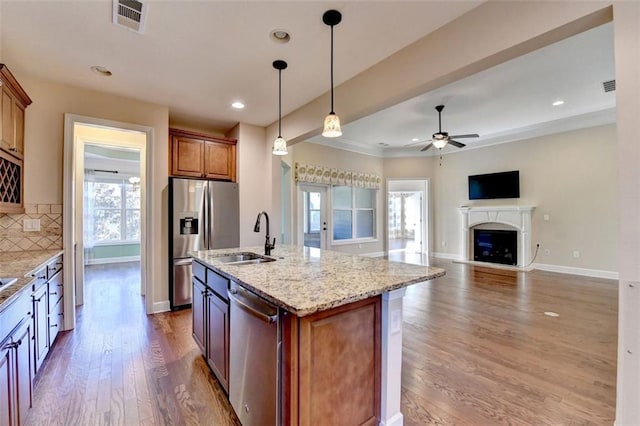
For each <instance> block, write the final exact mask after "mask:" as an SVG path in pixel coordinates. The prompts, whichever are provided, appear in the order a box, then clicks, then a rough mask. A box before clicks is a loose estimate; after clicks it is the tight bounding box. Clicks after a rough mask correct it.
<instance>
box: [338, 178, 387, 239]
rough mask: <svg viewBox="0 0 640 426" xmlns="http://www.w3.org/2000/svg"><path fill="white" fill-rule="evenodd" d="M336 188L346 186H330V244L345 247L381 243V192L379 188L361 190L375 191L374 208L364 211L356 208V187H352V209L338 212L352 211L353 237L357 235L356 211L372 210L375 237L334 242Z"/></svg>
mask: <svg viewBox="0 0 640 426" xmlns="http://www.w3.org/2000/svg"><path fill="white" fill-rule="evenodd" d="M334 186H346V185H329V191H328V192H329V194H328V198H329V218H328V224H329V230H330V231H331V238H330V243H331V246H345V245H351V244H362V243H375V242H378V241H379V236H378V218H379V214H378V201H379V200H378V197H379V196H380V194H379V192H380V190H379V189H377V188H361V189H368V190H371V191H375V198H374V200H373V207H372V208H366V209H364V208H362V209H358V208H357V207H355V201H356V200H355V189H356V187H353V186H352V187H350V188H351V202H352V204H351V205H352V206H353V207H351V208H350V209H337V210H351V220H352V224H353V225H354V226H352V228H351V235H352V236H353V235H354V233H355V229H356V226H357V225H356V217H355V216H356V211H357V210H372V211H373V234H374V235H373V237H362V238H350V239H345V240H334V239H333V211H334V209H333V187H334Z"/></svg>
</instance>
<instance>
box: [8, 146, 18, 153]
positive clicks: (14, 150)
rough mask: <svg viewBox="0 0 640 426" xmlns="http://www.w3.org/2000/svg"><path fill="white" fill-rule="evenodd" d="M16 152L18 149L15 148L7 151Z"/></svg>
mask: <svg viewBox="0 0 640 426" xmlns="http://www.w3.org/2000/svg"><path fill="white" fill-rule="evenodd" d="M17 150H18V149H17V148H16V147H14V146H12V147H11V148H9V151H13V152H16V151H17Z"/></svg>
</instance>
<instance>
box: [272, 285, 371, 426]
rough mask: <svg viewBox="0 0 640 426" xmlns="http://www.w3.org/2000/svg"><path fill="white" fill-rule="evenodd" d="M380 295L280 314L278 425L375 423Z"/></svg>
mask: <svg viewBox="0 0 640 426" xmlns="http://www.w3.org/2000/svg"><path fill="white" fill-rule="evenodd" d="M380 315H381V301H380V297H373V298H370V299H366V300H363V301H360V302H355V303H351V304H349V305H345V306H340V307H338V308H335V309H331V310H328V311H323V312H319V313H317V314H313V315H309V316H306V317H302V318H298V317H295V316H293V315H284V316H281V320H282V321H283V324H282V330H283V331H282V334H283V337H282V356H283V361H282V384H283V390H282V392H283V398H282V401H283V404H284V406H283V411H282V415H283V424H300V425H315V424H353V425H377V424H378V423H379V419H380V369H381V364H380V362H381V360H380V353H381V348H380V344H381V342H380V338H381V330H380V318H381V317H380Z"/></svg>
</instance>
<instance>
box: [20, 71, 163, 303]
mask: <svg viewBox="0 0 640 426" xmlns="http://www.w3.org/2000/svg"><path fill="white" fill-rule="evenodd" d="M16 78H17V79H18V81H20V84H21V85H22V86H23V87H24V89H25V90H26V92H27V93H28V94H29V96H30V97H31V99H32V100H33V104H32V105H31V106H30V107H29V108H28V109H27V111H26V128H25V202H26V203H33V204H41V203H49V204H62V202H63V199H62V176H63V134H64V129H63V127H64V114H65V113H72V114H78V115H83V116H88V117H95V118H102V119H107V120H113V121H119V122H125V123H133V124H138V125H142V126H149V127H152V128H153V129H154V140H153V147H152V151H153V164H152V167H153V175H152V177H151V178H152V182H153V191H152V192H153V193H152V197H153V204H152V205H151V206H149V207H150V209H151V211H152V212H153V213H152V221H151V222H152V223H151V224H150V226H149V230H150V232H151V233H152V235H154V236H157V237H156V238H154V244H153V245H152V247H151V250H150V253H151V268H150V269H151V270H150V271H148V279H149V280H150V282H151V283H153V287H152V295H151V296H152V300H153V303H158V304H162V303H163V302H165V301H167V300H168V295H169V294H168V285H167V283H168V281H167V266H166V265H167V250H168V247H167V231H166V229H167V228H166V214H165V213H164V212H166V210H167V207H166V186H167V176H168V162H169V158H168V139H167V138H168V130H167V129H168V124H169V112H168V108H167V107H163V106H159V105H153V104H149V103H145V102H140V101H136V100H133V99H129V98H124V97H121V96H114V95H109V94H105V93H101V92H96V91H91V90H85V89H81V88H77V87H71V86H65V85H60V84H54V83H50V82H46V81H42V80H34V79H30V78H28V77H26V76H21V75H16Z"/></svg>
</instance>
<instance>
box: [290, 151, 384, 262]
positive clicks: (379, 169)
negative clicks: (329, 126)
mask: <svg viewBox="0 0 640 426" xmlns="http://www.w3.org/2000/svg"><path fill="white" fill-rule="evenodd" d="M289 153H290V154H289V155H290V157H289V159H290V161H291V164H292V167H294V169H295V163H296V162H300V163H305V164H313V165H317V166H324V167H335V168H340V169H345V170H352V171H357V172H361V173H374V174H376V175H378V176H382V175H383V171H384V170H383V160H382V158H378V157H372V156H369V155H364V154H357V153H355V152H350V151H343V150H341V149H336V148H331V147H328V146H324V145H318V144H313V143H309V142H302V143H298V144H296V145H294V146H292V147H290V148H289ZM291 179H292V180H293V179H295V173H292V174H291ZM294 183H295V182H294ZM292 205H293V207H294V214H293V226H294V228H293V229H294V239H293V241H297V232H298V231H297V230H298V226H299V224H298V220H297V218H298V214H297V212H296V211H295V207H296V206H297V205H298V191H297V187H294V190H293V191H292ZM384 205H385V190H384V188H382V189H380V191H378V200H377V211H378V213H377V221H376V222H377V228H376V234H377V239H376V241H373V242H362V243H356V244H341V245H334V246H332V247H330V249H332V250H337V251H343V252H348V253H359V254H366V253H379V252H382V251H384V235H385V232H384V221H385V211H384V209H383V207H384ZM329 215H331V213H330V212H329ZM328 219H329V221H330V220H331V219H330V218H328Z"/></svg>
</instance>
